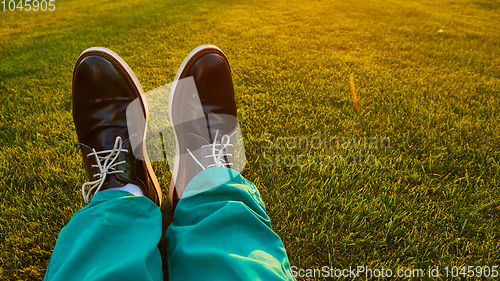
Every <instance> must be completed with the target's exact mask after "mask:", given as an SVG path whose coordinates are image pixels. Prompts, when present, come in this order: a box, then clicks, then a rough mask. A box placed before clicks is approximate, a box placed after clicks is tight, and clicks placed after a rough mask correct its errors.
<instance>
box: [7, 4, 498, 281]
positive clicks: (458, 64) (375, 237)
mask: <svg viewBox="0 0 500 281" xmlns="http://www.w3.org/2000/svg"><path fill="white" fill-rule="evenodd" d="M7 2H8V1H7ZM16 2H18V1H17V0H16ZM0 5H1V4H0ZM55 6H56V10H55V11H53V12H41V11H37V12H33V11H30V12H25V11H22V12H21V11H16V12H10V11H7V12H0V241H1V244H0V280H41V279H42V278H43V275H44V273H45V269H46V266H47V264H48V262H49V258H50V256H51V253H52V250H53V247H54V245H55V242H56V239H57V236H58V233H59V231H60V230H61V228H62V227H63V226H64V225H65V224H66V223H68V221H69V220H70V218H71V216H72V214H74V213H75V212H76V211H77V210H79V209H80V208H82V207H83V206H84V203H83V200H82V198H81V192H80V189H81V185H82V183H84V182H85V181H86V176H85V173H84V169H83V164H82V160H81V155H80V151H79V148H78V146H77V137H76V133H75V130H74V127H73V120H72V114H71V78H72V71H73V66H74V63H75V61H76V59H77V57H78V56H79V54H80V53H81V51H83V50H84V49H86V48H88V47H92V46H104V47H108V48H110V49H112V50H114V51H115V52H117V53H118V54H119V55H120V56H122V57H123V58H124V59H125V60H126V61H127V62H128V64H129V65H130V66H131V68H132V69H133V70H134V72H135V73H136V75H137V76H138V78H139V80H140V81H141V83H142V85H143V87H144V89H145V91H149V90H152V89H154V88H156V87H159V86H161V85H164V84H166V83H169V82H171V81H172V80H173V78H174V76H175V73H176V71H177V68H178V67H179V65H180V63H181V62H182V60H183V59H184V57H185V56H186V55H187V54H188V53H189V51H190V50H191V49H193V48H194V47H196V46H198V45H201V44H215V45H217V46H219V47H220V48H221V49H222V50H224V51H225V52H226V54H227V56H228V58H229V60H230V62H231V65H232V70H233V79H234V83H235V89H236V95H237V103H238V110H239V111H238V117H239V119H240V123H241V129H242V132H243V135H244V139H245V144H246V156H247V166H246V169H245V170H244V171H243V175H244V176H245V177H246V178H247V179H248V180H250V181H252V182H254V183H255V184H256V185H257V187H258V188H259V189H260V191H261V194H262V196H263V200H264V202H265V203H266V206H267V210H268V214H269V216H270V218H271V221H272V222H273V229H274V230H275V231H276V233H277V234H278V235H279V236H280V237H281V238H282V240H283V243H284V245H285V247H286V249H287V252H288V255H289V259H290V263H291V265H293V266H296V267H297V269H298V268H302V269H306V268H321V267H323V266H332V267H335V268H341V269H343V268H348V267H349V266H358V265H360V266H367V267H369V268H372V269H376V268H382V267H384V268H390V269H392V270H393V271H394V272H396V270H397V269H407V268H408V269H425V271H426V272H427V269H428V268H429V267H436V266H439V267H440V268H441V278H443V279H444V277H443V274H444V271H443V268H444V267H446V266H448V267H449V268H450V270H451V268H452V267H453V266H458V267H462V266H471V265H472V266H495V265H496V266H500V234H499V230H500V227H499V226H500V199H499V198H500V190H499V185H500V152H499V148H500V130H499V125H498V124H499V123H500V115H499V113H500V111H499V108H500V37H499V34H500V28H499V26H500V2H499V1H498V0H453V1H442V0H440V1H431V0H422V1H405V0H389V1H382V0H359V1H342V0H314V1H296V0H292V1H284V0H275V1H254V0H247V1H239V0H237V1H224V0H220V1H216V0H209V1H201V0H189V1H170V0H168V1H145V0H135V1H132V0H123V1H102V0H97V1H77V0H68V1H63V0H57V1H55ZM0 7H1V6H0ZM319 139H321V142H320V141H319ZM294 141H295V143H294ZM325 141H326V144H327V145H325ZM329 144H331V145H329ZM360 154H361V155H362V157H361V156H360ZM277 155H278V156H277ZM334 156H337V157H336V158H333V157H334ZM307 157H309V159H310V160H311V162H308V161H309V160H307ZM360 157H361V158H360ZM277 158H278V159H277ZM277 160H278V161H279V162H278V161H277ZM332 160H335V162H334V163H335V165H333V164H334V163H333V162H332ZM342 160H343V161H344V162H341V161H342ZM313 161H316V162H313ZM320 161H323V162H320ZM327 161H330V162H331V163H330V165H328V162H327ZM320 163H323V166H321V165H320ZM154 167H155V168H156V171H157V176H158V178H159V181H160V183H161V184H162V186H164V187H165V188H168V186H169V182H170V172H169V169H168V166H167V163H166V162H157V163H154ZM164 198H165V201H164V206H165V207H164V208H163V209H164V210H163V214H164V216H163V217H164V230H165V229H166V228H167V226H168V224H169V223H170V222H171V221H172V218H171V217H172V209H171V207H170V205H169V203H168V199H167V198H168V191H167V190H166V189H165V190H164ZM164 240H165V239H163V240H162V241H161V243H162V245H165V243H166V241H164ZM162 248H164V247H162ZM162 255H165V252H164V251H163V252H162ZM165 268H166V267H165ZM301 279H302V280H305V279H306V278H301Z"/></svg>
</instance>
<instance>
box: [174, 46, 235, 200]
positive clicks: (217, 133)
mask: <svg viewBox="0 0 500 281" xmlns="http://www.w3.org/2000/svg"><path fill="white" fill-rule="evenodd" d="M192 82H194V84H195V85H196V87H195V89H196V90H197V93H196V91H193V89H192V88H193V87H191V85H193V83H192ZM190 83H191V84H190ZM169 114H170V121H171V123H172V125H173V131H174V137H175V142H176V153H175V159H174V167H173V169H172V180H171V182H170V191H169V197H170V203H171V204H172V206H174V207H175V206H176V204H177V202H178V201H179V199H180V198H181V197H182V194H183V192H184V189H185V187H186V185H187V184H188V183H189V182H190V181H191V180H192V179H193V178H194V177H195V176H196V175H197V174H198V173H200V172H201V171H203V170H205V169H207V168H210V167H227V168H232V166H233V160H234V158H233V152H234V150H235V149H236V148H235V147H234V146H233V145H235V143H236V141H235V139H234V137H235V134H236V130H237V128H239V127H238V120H237V118H236V102H235V96H234V88H233V80H232V76H231V69H230V67H229V62H228V60H227V58H226V56H225V55H224V53H223V52H222V51H221V50H220V49H219V48H217V47H215V46H211V45H203V46H200V47H198V48H196V49H194V50H193V51H192V52H191V53H190V54H189V55H188V56H187V57H186V59H184V62H183V63H182V65H181V67H180V68H179V70H178V72H177V75H176V77H175V80H174V83H173V85H172V89H171V93H170V100H169Z"/></svg>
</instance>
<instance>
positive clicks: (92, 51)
mask: <svg viewBox="0 0 500 281" xmlns="http://www.w3.org/2000/svg"><path fill="white" fill-rule="evenodd" d="M92 55H98V56H101V57H104V58H106V59H108V60H110V61H111V63H112V64H113V65H116V66H118V67H119V68H120V69H121V70H122V73H123V74H125V76H126V78H127V79H128V80H129V82H131V83H132V84H133V85H134V86H135V89H136V90H137V93H136V94H137V98H139V100H140V102H141V104H142V108H143V109H144V110H143V113H144V117H145V118H146V119H145V120H148V118H149V113H148V112H149V108H148V103H147V101H146V95H145V94H144V89H143V88H142V86H141V83H140V82H139V79H137V77H136V76H135V73H134V72H133V71H132V69H131V68H130V66H129V65H128V64H127V63H126V62H125V61H124V60H123V59H122V58H121V57H120V56H119V55H118V54H117V53H115V52H113V51H111V50H110V49H107V48H104V47H92V48H88V49H86V50H85V51H83V52H82V53H81V54H80V56H79V57H78V60H77V62H76V65H78V64H79V63H80V61H81V60H83V59H84V58H86V57H88V56H92ZM145 141H146V134H144V136H143V143H145ZM142 161H144V163H145V164H146V170H147V173H148V177H149V180H150V181H151V183H152V184H153V186H154V188H155V190H156V195H157V196H158V200H159V206H160V207H161V202H162V192H161V187H160V183H159V182H158V179H157V178H156V175H155V173H154V170H153V166H151V162H150V161H145V160H142Z"/></svg>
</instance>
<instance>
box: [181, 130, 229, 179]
mask: <svg viewBox="0 0 500 281" xmlns="http://www.w3.org/2000/svg"><path fill="white" fill-rule="evenodd" d="M218 135H219V130H217V131H216V132H215V137H214V142H213V143H211V144H206V145H202V146H201V149H203V148H205V147H211V148H212V150H211V152H212V154H209V155H205V157H204V158H210V157H212V158H213V161H214V164H210V165H208V166H207V167H204V166H203V165H202V164H201V163H200V161H198V159H196V157H195V156H194V155H193V153H191V151H190V150H189V149H187V151H188V152H189V155H191V157H193V159H194V161H196V163H198V165H200V167H201V168H202V169H203V170H205V169H208V168H211V167H229V166H231V165H233V163H230V162H226V160H224V157H225V156H230V157H231V156H233V155H232V154H231V153H226V151H225V149H226V147H232V146H233V145H232V144H230V143H229V142H230V141H231V137H230V136H229V135H223V136H222V137H221V141H220V143H217V136H218ZM218 147H220V149H219V148H218Z"/></svg>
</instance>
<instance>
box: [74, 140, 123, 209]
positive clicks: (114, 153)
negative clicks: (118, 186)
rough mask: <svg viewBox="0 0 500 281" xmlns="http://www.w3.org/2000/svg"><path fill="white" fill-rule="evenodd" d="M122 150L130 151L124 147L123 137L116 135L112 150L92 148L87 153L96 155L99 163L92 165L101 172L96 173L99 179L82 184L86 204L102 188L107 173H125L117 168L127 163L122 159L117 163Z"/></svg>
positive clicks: (88, 155)
mask: <svg viewBox="0 0 500 281" xmlns="http://www.w3.org/2000/svg"><path fill="white" fill-rule="evenodd" d="M121 152H128V150H127V149H122V138H121V137H119V136H118V137H116V140H115V146H114V147H113V149H112V150H103V151H99V152H96V151H95V149H93V148H92V152H91V153H89V154H87V157H90V156H92V155H93V156H94V157H95V159H96V162H97V165H92V167H98V168H99V172H98V173H97V174H95V175H94V178H98V179H97V180H95V181H91V182H86V183H84V184H83V185H82V195H83V200H84V201H85V204H88V203H89V199H90V197H91V196H92V194H94V193H96V192H98V191H99V190H101V187H102V184H103V183H104V181H105V180H106V176H107V175H111V174H117V173H124V171H120V170H116V166H117V165H120V164H124V163H125V161H120V162H116V163H115V161H116V159H118V156H119V155H120V153H121ZM102 154H108V155H106V156H100V155H102ZM102 161H104V163H103V164H101V162H102ZM87 186H90V188H89V189H88V190H87V192H85V188H86V187H87Z"/></svg>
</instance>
